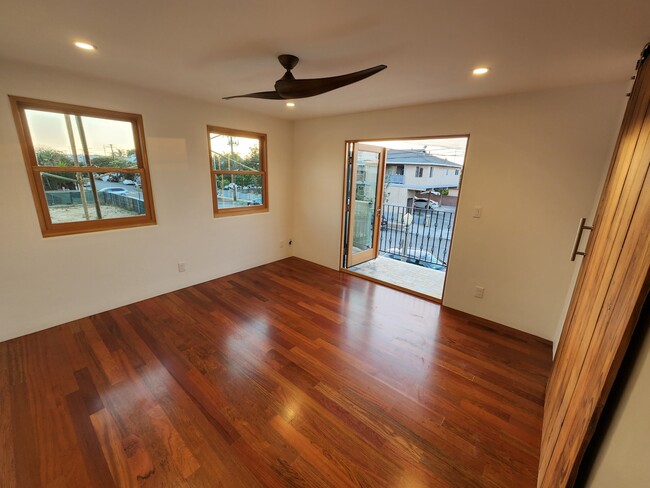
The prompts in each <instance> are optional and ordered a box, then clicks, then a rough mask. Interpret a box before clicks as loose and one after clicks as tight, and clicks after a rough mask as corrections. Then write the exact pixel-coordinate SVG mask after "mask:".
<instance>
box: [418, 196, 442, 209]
mask: <svg viewBox="0 0 650 488" xmlns="http://www.w3.org/2000/svg"><path fill="white" fill-rule="evenodd" d="M439 206H440V204H439V203H438V202H434V201H433V200H427V199H426V198H415V199H413V208H419V209H427V208H428V209H432V208H437V207H439Z"/></svg>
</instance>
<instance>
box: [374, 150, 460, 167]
mask: <svg viewBox="0 0 650 488" xmlns="http://www.w3.org/2000/svg"><path fill="white" fill-rule="evenodd" d="M386 164H417V165H418V166H446V167H449V168H462V167H463V165H462V164H458V163H452V162H451V161H447V160H446V159H442V158H439V157H437V156H432V155H431V154H427V153H426V152H425V151H424V149H389V150H388V154H387V155H386Z"/></svg>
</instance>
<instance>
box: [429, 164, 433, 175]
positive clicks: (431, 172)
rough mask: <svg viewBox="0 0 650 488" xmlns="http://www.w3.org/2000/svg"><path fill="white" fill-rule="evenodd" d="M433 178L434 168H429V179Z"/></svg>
mask: <svg viewBox="0 0 650 488" xmlns="http://www.w3.org/2000/svg"><path fill="white" fill-rule="evenodd" d="M432 176H433V166H429V178H431V177H432Z"/></svg>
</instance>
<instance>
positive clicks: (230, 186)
mask: <svg viewBox="0 0 650 488" xmlns="http://www.w3.org/2000/svg"><path fill="white" fill-rule="evenodd" d="M223 188H224V190H232V189H233V188H241V185H237V184H236V183H228V184H227V185H226V186H224V187H223Z"/></svg>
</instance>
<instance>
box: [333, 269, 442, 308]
mask: <svg viewBox="0 0 650 488" xmlns="http://www.w3.org/2000/svg"><path fill="white" fill-rule="evenodd" d="M339 271H340V272H341V273H346V274H349V275H352V276H356V277H358V278H363V279H364V280H368V281H371V282H373V283H377V284H379V285H384V286H387V287H388V288H392V289H393V290H398V291H403V292H404V293H408V294H409V295H413V296H415V297H418V298H422V299H423V300H427V301H429V302H433V303H438V304H440V305H442V298H436V297H433V296H431V295H427V294H426V293H420V292H419V291H415V290H412V289H410V288H405V287H403V286H399V285H396V284H394V283H390V282H388V281H383V280H380V279H378V278H375V277H374V276H368V275H364V274H362V273H357V272H356V271H351V270H349V269H346V268H340V267H339Z"/></svg>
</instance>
